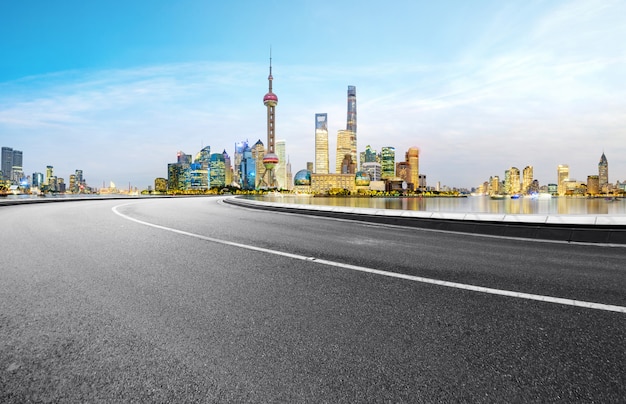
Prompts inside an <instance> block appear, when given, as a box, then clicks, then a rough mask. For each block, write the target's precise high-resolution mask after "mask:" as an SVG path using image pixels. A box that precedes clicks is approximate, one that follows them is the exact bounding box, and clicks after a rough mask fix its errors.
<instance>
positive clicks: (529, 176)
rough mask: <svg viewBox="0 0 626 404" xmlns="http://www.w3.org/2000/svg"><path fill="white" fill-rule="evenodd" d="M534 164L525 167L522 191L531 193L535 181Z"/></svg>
mask: <svg viewBox="0 0 626 404" xmlns="http://www.w3.org/2000/svg"><path fill="white" fill-rule="evenodd" d="M533 175H534V174H533V166H526V167H524V171H523V172H522V192H524V193H525V194H529V193H530V192H531V191H530V189H531V185H532V183H533Z"/></svg>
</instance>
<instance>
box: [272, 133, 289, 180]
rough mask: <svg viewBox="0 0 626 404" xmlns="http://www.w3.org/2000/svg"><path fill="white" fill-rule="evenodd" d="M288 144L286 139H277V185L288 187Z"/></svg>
mask: <svg viewBox="0 0 626 404" xmlns="http://www.w3.org/2000/svg"><path fill="white" fill-rule="evenodd" d="M286 148H287V145H286V143H285V141H284V140H277V141H276V155H277V156H278V164H276V168H275V170H276V187H278V188H284V189H286V188H287V156H286V154H287V150H286Z"/></svg>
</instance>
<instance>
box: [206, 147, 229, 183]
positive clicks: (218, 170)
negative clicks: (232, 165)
mask: <svg viewBox="0 0 626 404" xmlns="http://www.w3.org/2000/svg"><path fill="white" fill-rule="evenodd" d="M225 185H226V167H225V163H224V155H223V154H222V153H213V154H211V161H210V163H209V188H214V187H220V188H221V187H223V186H225Z"/></svg>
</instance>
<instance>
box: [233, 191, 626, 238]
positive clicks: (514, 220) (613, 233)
mask: <svg viewBox="0 0 626 404" xmlns="http://www.w3.org/2000/svg"><path fill="white" fill-rule="evenodd" d="M224 201H225V202H226V203H229V204H233V205H239V206H245V207H249V208H255V209H263V210H273V211H281V212H291V213H300V214H306V215H312V216H324V217H335V218H341V219H349V220H357V221H363V222H372V223H382V224H391V225H398V226H405V227H416V228H422V229H430V230H442V231H453V232H461V233H475V234H485V235H490V236H501V237H514V238H527V239H540V240H554V241H564V242H575V243H593V244H611V245H620V246H622V245H623V246H626V215H624V216H607V215H539V214H532V215H508V214H490V213H462V212H423V211H406V210H395V209H378V208H351V207H340V206H325V205H303V204H290V203H278V202H264V201H258V200H252V199H246V198H242V197H231V198H226V199H225V200H224Z"/></svg>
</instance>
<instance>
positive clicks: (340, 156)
mask: <svg viewBox="0 0 626 404" xmlns="http://www.w3.org/2000/svg"><path fill="white" fill-rule="evenodd" d="M354 137H355V132H352V131H350V130H339V131H338V132H337V154H336V155H335V172H336V173H341V165H342V164H343V161H344V159H345V157H346V154H347V155H350V158H351V160H352V162H353V163H354V164H356V162H357V161H356V149H353V148H352V146H353V144H354V143H355V142H354Z"/></svg>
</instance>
